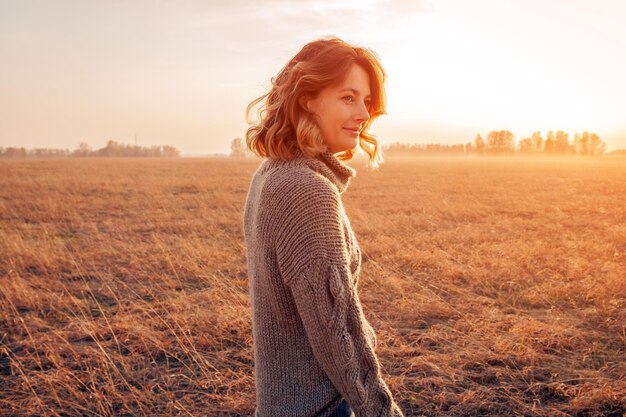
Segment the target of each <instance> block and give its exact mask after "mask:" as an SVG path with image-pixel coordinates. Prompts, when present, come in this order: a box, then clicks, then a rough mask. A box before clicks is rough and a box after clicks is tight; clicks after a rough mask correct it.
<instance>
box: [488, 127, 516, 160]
mask: <svg viewBox="0 0 626 417" xmlns="http://www.w3.org/2000/svg"><path fill="white" fill-rule="evenodd" d="M487 150H488V151H489V152H492V153H496V154H503V153H512V152H513V151H514V143H513V133H511V132H510V131H508V130H492V131H491V132H489V134H488V135H487Z"/></svg>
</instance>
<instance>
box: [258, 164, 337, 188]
mask: <svg viewBox="0 0 626 417" xmlns="http://www.w3.org/2000/svg"><path fill="white" fill-rule="evenodd" d="M315 164H316V162H315V161H314V160H310V158H309V159H308V158H296V159H292V160H281V159H266V160H265V161H264V162H263V164H262V166H261V167H260V168H259V171H258V172H257V174H256V175H257V176H260V177H262V178H263V181H262V182H263V184H264V187H263V188H264V191H265V193H268V194H271V195H284V196H285V197H289V196H292V197H314V196H324V195H329V196H330V195H336V194H338V192H337V188H336V187H335V186H334V184H333V183H332V182H331V181H330V180H329V179H328V178H326V177H325V176H324V175H322V174H320V172H319V170H316V169H315Z"/></svg>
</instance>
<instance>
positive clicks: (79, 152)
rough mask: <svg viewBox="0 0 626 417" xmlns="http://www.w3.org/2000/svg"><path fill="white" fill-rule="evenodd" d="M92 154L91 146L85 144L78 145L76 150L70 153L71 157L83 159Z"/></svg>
mask: <svg viewBox="0 0 626 417" xmlns="http://www.w3.org/2000/svg"><path fill="white" fill-rule="evenodd" d="M91 152H92V149H91V146H89V144H87V143H85V142H81V143H79V144H78V148H77V149H75V150H74V152H73V153H72V155H73V156H79V157H85V156H89V155H90V154H91Z"/></svg>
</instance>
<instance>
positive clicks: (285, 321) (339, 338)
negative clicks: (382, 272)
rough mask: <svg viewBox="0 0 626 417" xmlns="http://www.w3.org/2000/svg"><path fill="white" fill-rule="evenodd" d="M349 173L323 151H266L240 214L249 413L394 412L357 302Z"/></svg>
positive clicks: (300, 416)
mask: <svg viewBox="0 0 626 417" xmlns="http://www.w3.org/2000/svg"><path fill="white" fill-rule="evenodd" d="M354 175H355V171H354V169H352V168H350V167H349V166H347V165H345V164H343V163H342V162H341V161H340V160H339V159H337V157H335V156H334V155H333V154H332V153H330V152H328V151H327V152H324V153H323V154H320V155H319V156H318V157H316V158H308V157H304V156H303V155H302V154H301V153H300V154H298V157H297V158H295V159H292V160H289V161H285V160H279V159H272V158H268V159H265V160H264V161H263V162H262V163H261V165H260V166H259V168H258V169H257V171H256V173H255V174H254V176H253V178H252V182H251V185H250V189H249V191H248V198H247V201H246V206H245V213H244V233H245V239H246V246H247V260H248V277H249V290H250V297H251V304H252V329H253V340H254V343H253V345H254V357H255V380H256V416H257V417H282V416H286V417H291V416H293V417H305V416H306V417H314V416H321V417H325V416H329V415H330V414H331V413H332V412H333V411H334V410H335V408H337V406H338V405H339V404H340V402H341V400H342V398H345V399H346V400H347V401H348V404H349V405H350V407H351V408H352V410H353V411H354V413H355V414H356V416H357V417H365V416H377V417H380V416H383V417H384V416H402V412H401V411H400V409H399V408H398V406H397V405H396V403H395V402H394V401H393V397H392V395H391V392H390V391H389V388H388V387H387V385H386V384H385V382H384V381H383V379H382V378H381V373H380V364H379V362H378V359H377V358H376V354H375V352H374V349H375V347H376V336H375V335H374V330H373V329H372V327H371V326H370V325H369V323H368V321H367V320H366V318H365V316H364V315H363V310H362V308H361V303H360V301H359V296H358V293H357V284H358V279H359V271H360V267H361V251H360V249H359V246H358V243H357V241H356V238H355V236H354V233H353V231H352V228H351V227H350V222H349V221H348V218H347V216H346V213H345V211H344V208H343V205H342V203H341V194H342V193H343V192H344V191H345V190H346V188H347V187H348V185H349V182H350V179H351V178H352V177H353V176H354Z"/></svg>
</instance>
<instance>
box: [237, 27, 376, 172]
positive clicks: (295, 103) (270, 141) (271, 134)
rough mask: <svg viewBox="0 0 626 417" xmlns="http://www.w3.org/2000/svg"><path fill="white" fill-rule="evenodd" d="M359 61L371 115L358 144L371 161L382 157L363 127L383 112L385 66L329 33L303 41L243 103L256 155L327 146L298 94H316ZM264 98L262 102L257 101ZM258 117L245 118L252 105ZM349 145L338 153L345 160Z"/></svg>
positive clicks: (310, 152) (313, 151)
mask: <svg viewBox="0 0 626 417" xmlns="http://www.w3.org/2000/svg"><path fill="white" fill-rule="evenodd" d="M354 64H356V65H359V66H360V67H361V68H363V69H364V70H365V71H366V72H367V74H368V75H369V80H370V92H371V102H370V104H369V106H368V112H369V114H370V118H369V120H368V121H367V123H366V125H365V127H364V128H363V129H362V131H361V135H360V138H359V146H360V147H361V149H363V150H364V151H365V152H366V153H367V154H368V155H369V161H370V165H372V166H374V167H376V166H378V165H379V163H380V162H382V160H383V159H382V154H381V150H380V147H379V145H378V141H377V140H376V138H375V137H374V136H373V135H372V134H370V133H369V132H368V129H369V126H370V124H371V123H372V122H373V121H374V120H375V119H376V118H378V116H380V115H381V114H384V113H385V106H386V100H385V87H384V82H385V79H386V74H385V71H384V70H383V67H382V65H381V63H380V60H379V58H378V56H377V55H376V53H375V52H373V51H371V50H369V49H366V48H360V47H355V46H352V45H350V44H348V43H346V42H344V41H342V40H341V39H337V38H330V39H321V40H317V41H313V42H311V43H308V44H306V45H305V46H304V47H303V48H302V49H301V50H300V52H298V53H297V54H296V56H294V57H293V58H292V59H291V61H289V62H288V63H287V65H285V67H284V68H283V69H282V70H281V71H280V73H279V74H278V75H277V76H276V77H274V78H272V88H271V90H270V91H269V93H267V94H264V95H262V96H261V97H259V98H257V99H256V100H254V101H252V102H251V103H250V104H249V105H248V107H247V109H246V116H247V120H248V123H250V124H251V125H252V126H251V127H250V128H249V129H248V130H247V132H246V143H247V145H248V148H249V149H250V150H251V151H252V152H254V153H256V154H257V155H259V156H261V157H272V158H279V159H293V158H294V157H295V154H296V153H297V151H298V150H300V151H301V152H302V153H303V154H304V155H306V156H309V157H314V156H316V155H317V154H319V153H321V152H323V151H325V150H326V149H327V147H326V145H325V144H324V140H323V138H322V132H321V130H320V129H319V127H318V125H317V123H316V122H315V119H314V118H313V116H312V115H311V114H310V113H309V112H307V111H305V109H304V108H303V107H302V106H301V104H300V100H301V98H302V97H316V96H317V95H318V94H319V92H320V91H322V90H323V89H324V88H326V87H329V86H331V85H335V84H338V83H340V82H341V81H342V80H343V79H345V77H346V75H347V73H348V71H349V70H350V68H351V67H352V65H354ZM264 100H265V102H264V103H262V102H263V101H264ZM260 103H262V105H261V107H260V108H259V110H258V120H256V121H255V122H252V121H250V119H249V115H250V112H251V111H252V109H253V108H254V107H256V106H257V105H259V104H260ZM353 156H354V150H353V149H348V150H346V151H343V152H341V153H340V154H338V155H337V157H338V158H339V159H342V160H350V159H352V157H353Z"/></svg>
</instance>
